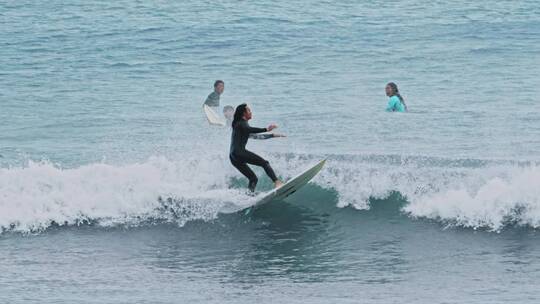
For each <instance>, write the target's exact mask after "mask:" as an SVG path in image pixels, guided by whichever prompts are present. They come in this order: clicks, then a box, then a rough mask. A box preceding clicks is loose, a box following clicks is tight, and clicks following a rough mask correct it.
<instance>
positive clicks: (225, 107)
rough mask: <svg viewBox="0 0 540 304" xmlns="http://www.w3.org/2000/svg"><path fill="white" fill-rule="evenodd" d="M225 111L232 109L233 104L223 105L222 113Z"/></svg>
mask: <svg viewBox="0 0 540 304" xmlns="http://www.w3.org/2000/svg"><path fill="white" fill-rule="evenodd" d="M227 111H234V108H233V106H229V105H227V106H224V107H223V113H225V112H227Z"/></svg>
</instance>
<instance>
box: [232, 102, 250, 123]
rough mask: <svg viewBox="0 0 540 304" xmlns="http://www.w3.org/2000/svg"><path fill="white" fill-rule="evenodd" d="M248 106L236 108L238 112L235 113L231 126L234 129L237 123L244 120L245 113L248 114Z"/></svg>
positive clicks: (242, 105)
mask: <svg viewBox="0 0 540 304" xmlns="http://www.w3.org/2000/svg"><path fill="white" fill-rule="evenodd" d="M246 108H247V104H245V103H243V104H241V105H238V106H237V107H236V110H235V111H234V119H233V122H232V124H231V126H232V127H233V128H234V126H235V125H236V123H238V122H239V121H241V120H242V119H244V113H246Z"/></svg>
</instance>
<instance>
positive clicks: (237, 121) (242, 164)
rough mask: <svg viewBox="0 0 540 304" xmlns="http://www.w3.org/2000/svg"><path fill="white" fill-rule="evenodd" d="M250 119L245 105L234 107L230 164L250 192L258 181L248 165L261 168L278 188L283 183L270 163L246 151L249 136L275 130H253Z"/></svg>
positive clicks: (269, 128) (248, 110)
mask: <svg viewBox="0 0 540 304" xmlns="http://www.w3.org/2000/svg"><path fill="white" fill-rule="evenodd" d="M251 117H252V115H251V109H250V108H249V107H248V106H247V105H246V104H245V103H243V104H241V105H239V106H237V107H236V110H235V112H234V119H233V122H232V136H231V149H230V152H229V159H230V160H231V164H232V165H233V166H234V167H235V168H236V169H238V171H240V173H242V174H243V175H244V176H245V177H247V178H248V180H249V185H248V188H249V190H250V191H251V192H254V191H255V187H256V186H257V182H258V181H259V180H258V178H257V176H256V175H255V173H254V172H253V171H252V170H251V169H250V168H249V166H248V164H250V165H255V166H259V167H262V168H263V169H264V171H265V172H266V174H267V175H268V176H269V177H270V179H272V181H273V182H274V187H276V188H277V187H280V186H281V185H283V183H282V182H281V181H280V180H279V179H278V178H277V177H276V174H275V173H274V170H273V169H272V167H271V166H270V163H269V162H268V161H267V160H265V159H264V158H262V157H260V156H259V155H257V154H255V153H253V152H251V151H248V150H246V144H247V141H248V139H249V137H250V135H251V134H258V133H264V132H269V131H272V130H274V129H275V128H277V126H276V125H274V124H271V125H269V126H268V127H267V128H254V127H251V126H250V125H249V124H248V120H250V119H251ZM267 135H268V136H270V137H282V136H283V135H280V134H267Z"/></svg>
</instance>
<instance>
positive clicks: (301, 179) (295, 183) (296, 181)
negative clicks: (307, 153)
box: [249, 159, 326, 210]
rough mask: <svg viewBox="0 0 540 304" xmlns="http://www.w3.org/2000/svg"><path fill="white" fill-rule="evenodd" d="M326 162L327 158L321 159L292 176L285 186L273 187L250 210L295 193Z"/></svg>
mask: <svg viewBox="0 0 540 304" xmlns="http://www.w3.org/2000/svg"><path fill="white" fill-rule="evenodd" d="M325 162H326V159H324V160H322V161H320V162H319V163H318V164H316V165H315V166H313V167H311V168H309V169H307V170H306V171H304V172H302V173H300V174H298V175H297V176H295V177H293V178H291V179H290V180H288V181H287V182H286V183H285V184H284V185H283V186H281V187H279V188H277V189H273V190H271V191H269V192H267V193H266V194H265V195H264V196H263V197H261V198H260V199H259V200H258V201H257V202H256V203H255V204H254V205H252V206H250V207H249V208H250V209H249V210H251V209H253V208H257V207H260V206H262V205H264V204H266V203H269V202H271V201H275V200H283V199H285V198H287V197H288V196H289V195H291V194H293V193H295V192H296V191H297V190H298V189H300V188H302V187H303V186H304V185H306V184H307V183H308V182H309V181H310V180H311V179H312V178H314V177H315V175H317V173H319V171H321V169H322V168H323V166H324V164H325Z"/></svg>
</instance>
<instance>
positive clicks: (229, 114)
mask: <svg viewBox="0 0 540 304" xmlns="http://www.w3.org/2000/svg"><path fill="white" fill-rule="evenodd" d="M223 116H225V118H226V119H228V120H232V119H233V117H234V108H233V107H232V106H224V107H223Z"/></svg>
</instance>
